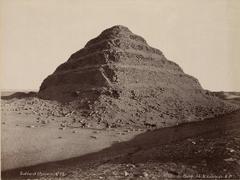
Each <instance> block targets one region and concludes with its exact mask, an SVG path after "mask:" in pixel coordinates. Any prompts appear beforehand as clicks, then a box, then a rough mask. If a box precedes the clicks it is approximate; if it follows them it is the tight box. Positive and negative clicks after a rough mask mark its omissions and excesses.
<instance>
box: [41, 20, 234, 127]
mask: <svg viewBox="0 0 240 180" xmlns="http://www.w3.org/2000/svg"><path fill="white" fill-rule="evenodd" d="M38 94H39V97H41V98H43V99H49V100H57V101H60V102H64V103H68V102H78V109H79V112H81V111H84V112H86V110H87V112H88V115H89V118H90V119H91V120H94V119H95V120H96V121H98V122H99V123H100V124H101V121H103V122H104V124H114V126H120V125H123V124H135V125H138V126H143V125H146V126H153V127H163V126H170V125H174V124H176V123H182V122H188V121H193V120H199V119H204V118H207V117H210V116H214V115H219V114H222V113H225V112H229V111H233V110H234V109H235V107H234V106H233V105H231V104H226V103H225V102H223V101H221V100H219V99H218V98H216V97H214V96H212V95H211V94H210V93H208V91H206V90H204V89H203V88H202V87H201V85H200V83H199V82H198V80H197V79H196V78H194V77H192V76H190V75H188V74H185V73H184V72H183V70H182V68H181V67H179V65H177V64H176V63H174V62H172V61H169V60H168V59H167V58H166V57H165V56H164V55H163V53H162V52H161V51H160V50H158V49H156V48H153V47H151V46H149V45H148V44H147V42H146V40H145V39H144V38H142V37H141V36H139V35H136V34H134V33H132V32H131V31H130V30H129V29H128V28H127V27H124V26H119V25H118V26H113V27H111V28H109V29H106V30H104V31H103V32H102V33H101V34H100V35H99V36H97V37H96V38H94V39H92V40H90V41H89V42H87V44H86V45H85V47H84V48H82V49H80V50H79V51H77V52H75V53H74V54H72V55H71V56H70V58H69V59H68V60H67V61H66V62H65V63H63V64H61V65H60V66H59V67H57V69H56V70H55V72H54V73H53V74H51V75H50V76H48V77H47V78H46V79H45V80H44V81H43V83H42V84H41V87H40V90H39V93H38ZM96 112H97V113H96ZM99 119H100V120H99Z"/></svg>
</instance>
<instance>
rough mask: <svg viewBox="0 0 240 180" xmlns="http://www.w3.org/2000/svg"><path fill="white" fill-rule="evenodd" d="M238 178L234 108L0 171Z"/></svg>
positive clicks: (239, 126) (238, 130)
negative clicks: (102, 146)
mask: <svg viewBox="0 0 240 180" xmlns="http://www.w3.org/2000/svg"><path fill="white" fill-rule="evenodd" d="M183 177H185V178H197V177H198V178H220V179H222V178H228V179H229V178H234V179H239V178H240V111H238V112H235V113H232V114H230V115H226V116H223V117H219V118H216V119H211V120H207V121H204V122H196V123H190V124H186V125H180V126H178V127H172V128H164V129H160V130H156V131H149V132H146V133H143V134H140V135H138V136H136V137H135V138H134V139H132V140H130V141H128V142H122V143H116V144H114V145H112V146H111V147H110V148H107V149H104V150H102V151H100V152H96V153H92V154H88V155H85V156H82V157H78V158H73V159H69V160H65V161H59V162H52V163H46V164H41V165H37V166H32V167H27V168H21V169H16V170H10V171H5V172H2V179H28V178H29V179H30V178H33V179H58V178H61V179H138V178H139V179H140V178H141V179H142V178H143V179H160V178H183Z"/></svg>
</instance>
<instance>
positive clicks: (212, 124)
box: [2, 111, 240, 179]
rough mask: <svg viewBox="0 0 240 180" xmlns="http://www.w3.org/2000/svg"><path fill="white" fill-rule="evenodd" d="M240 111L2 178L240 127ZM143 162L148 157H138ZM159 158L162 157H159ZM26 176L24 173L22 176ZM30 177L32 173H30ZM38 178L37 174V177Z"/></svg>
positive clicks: (113, 159)
mask: <svg viewBox="0 0 240 180" xmlns="http://www.w3.org/2000/svg"><path fill="white" fill-rule="evenodd" d="M239 117H240V111H236V112H234V113H231V114H229V115H224V116H222V117H218V118H213V119H208V120H204V121H201V122H193V123H188V124H182V125H179V126H175V127H168V128H163V129H158V130H154V131H147V132H145V133H142V134H139V135H137V136H136V137H134V138H133V139H132V140H130V141H127V142H120V143H114V144H113V145H112V146H111V147H109V148H106V149H103V150H101V151H99V152H96V153H91V154H87V155H84V156H81V157H76V158H71V159H67V160H62V161H57V162H47V163H44V164H39V165H35V166H31V167H24V168H18V169H14V170H7V171H4V172H2V178H3V179H15V178H19V179H21V177H20V172H21V171H22V172H39V171H40V172H48V173H49V172H56V171H58V170H59V169H64V168H66V169H67V168H71V167H73V168H76V167H77V168H82V169H84V168H86V167H89V166H87V164H91V163H93V164H95V165H97V164H102V163H106V162H110V161H111V163H115V162H117V160H118V159H119V158H120V159H121V158H122V157H124V156H125V157H126V156H128V155H131V154H133V153H135V152H137V151H139V150H141V151H142V150H147V149H150V148H153V147H157V146H159V145H163V144H169V143H171V142H176V141H181V140H183V139H186V138H189V137H193V136H199V135H203V134H208V135H209V134H210V135H214V136H218V135H219V134H222V133H223V132H225V131H227V130H234V129H238V130H239V129H240V121H239ZM127 161H128V163H133V162H131V159H128V158H127V159H126V158H125V160H124V162H127ZM138 161H140V162H142V163H144V162H146V161H147V160H146V159H145V160H144V159H142V160H138ZM156 161H159V160H158V159H156ZM22 178H24V177H22ZM28 178H31V177H28ZM35 178H36V177H35Z"/></svg>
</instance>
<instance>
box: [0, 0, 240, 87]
mask: <svg viewBox="0 0 240 180" xmlns="http://www.w3.org/2000/svg"><path fill="white" fill-rule="evenodd" d="M0 3H1V4H0V8H1V9H0V13H1V14H0V18H1V19H0V60H1V61H0V71H1V74H0V75H1V89H8V90H9V89H16V90H23V89H38V88H39V87H40V84H41V82H42V81H43V79H44V78H45V77H47V76H48V75H49V74H51V73H52V72H53V71H54V70H55V69H56V67H57V66H58V65H60V64H61V63H63V62H65V61H66V60H67V59H68V58H69V56H70V55H71V54H72V53H74V52H75V51H77V50H79V49H81V48H83V46H84V45H85V44H86V42H87V41H88V40H90V39H92V38H94V37H96V36H97V35H98V34H100V33H101V32H102V31H103V30H104V29H106V28H109V27H111V26H114V25H118V24H120V25H124V26H127V27H128V28H129V29H130V30H131V31H132V32H134V33H135V34H138V35H140V36H142V37H144V38H145V39H146V41H147V42H148V44H149V45H151V46H153V47H155V48H158V49H160V50H161V51H162V52H163V53H164V54H165V56H166V57H167V58H168V59H169V60H172V61H174V62H176V63H178V64H179V65H180V66H181V67H182V68H183V70H184V72H186V73H187V74H190V75H192V76H194V77H196V78H197V79H199V81H200V83H201V85H202V86H203V87H204V88H205V89H209V90H217V91H220V90H225V91H240V48H239V47H240V1H239V0H121V1H120V0H86V1H84V0H71V1H70V0H0Z"/></svg>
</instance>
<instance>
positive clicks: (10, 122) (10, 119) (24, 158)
mask: <svg viewBox="0 0 240 180" xmlns="http://www.w3.org/2000/svg"><path fill="white" fill-rule="evenodd" d="M18 113H19V112H3V113H2V170H8V169H13V168H19V167H24V166H31V165H35V164H39V163H43V162H49V161H57V160H63V159H68V158H72V157H77V156H81V155H85V154H88V153H93V152H96V151H99V150H102V149H104V148H107V147H110V146H111V145H112V144H113V143H116V142H119V141H127V140H129V139H130V138H132V137H134V135H135V134H137V133H139V132H131V133H127V132H125V133H124V132H120V131H117V130H116V131H113V130H105V131H103V130H95V129H82V128H80V129H79V128H66V129H64V130H62V129H59V128H58V126H57V125H56V123H55V122H56V121H58V119H57V118H55V122H52V123H49V124H46V125H42V124H40V125H39V123H37V122H36V121H37V117H36V116H34V115H33V114H31V115H29V114H27V113H21V114H18Z"/></svg>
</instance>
